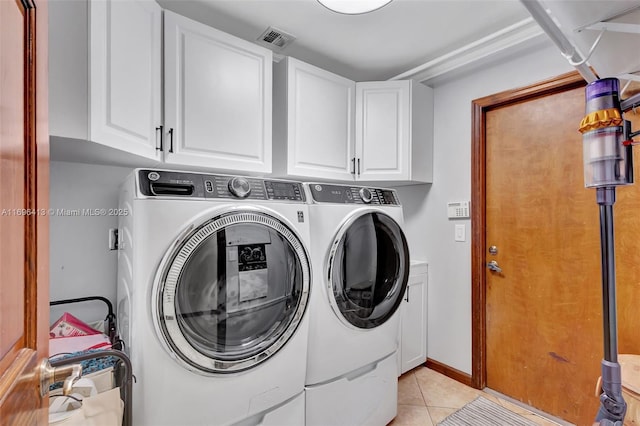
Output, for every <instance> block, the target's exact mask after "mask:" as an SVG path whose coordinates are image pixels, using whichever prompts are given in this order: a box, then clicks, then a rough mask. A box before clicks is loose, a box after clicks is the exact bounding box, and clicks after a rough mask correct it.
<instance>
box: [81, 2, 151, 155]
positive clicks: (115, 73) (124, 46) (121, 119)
mask: <svg viewBox="0 0 640 426" xmlns="http://www.w3.org/2000/svg"><path fill="white" fill-rule="evenodd" d="M89 9H90V21H89V22H90V23H89V26H90V37H91V44H90V48H89V62H90V76H91V78H90V86H91V87H90V89H91V90H90V110H91V120H90V124H89V138H90V139H91V140H93V141H95V142H99V143H102V144H104V145H108V146H111V147H114V148H118V149H121V150H124V151H127V152H130V153H132V154H137V155H141V156H144V157H147V158H153V159H155V158H156V156H157V152H158V151H157V150H156V139H158V140H159V138H160V135H159V133H157V132H156V127H158V126H160V124H161V118H162V117H161V71H162V62H161V48H162V44H161V43H162V9H161V8H160V6H159V5H158V4H157V3H156V2H154V1H135V0H126V1H118V0H104V1H103V0H100V1H91V2H90V3H89Z"/></svg>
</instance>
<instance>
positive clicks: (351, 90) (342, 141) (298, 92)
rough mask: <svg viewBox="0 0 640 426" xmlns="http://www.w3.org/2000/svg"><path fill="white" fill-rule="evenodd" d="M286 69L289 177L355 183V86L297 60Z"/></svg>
mask: <svg viewBox="0 0 640 426" xmlns="http://www.w3.org/2000/svg"><path fill="white" fill-rule="evenodd" d="M287 67H288V68H287V105H288V117H287V135H288V145H287V159H288V164H287V168H288V173H289V174H290V175H298V176H307V177H316V178H326V179H341V180H353V174H352V171H353V167H354V163H353V162H352V159H353V158H354V128H353V122H354V118H355V98H354V94H355V82H353V81H351V80H349V79H346V78H344V77H341V76H339V75H336V74H333V73H330V72H328V71H325V70H323V69H320V68H317V67H315V66H313V65H309V64H306V63H304V62H301V61H298V60H296V59H293V58H288V64H287Z"/></svg>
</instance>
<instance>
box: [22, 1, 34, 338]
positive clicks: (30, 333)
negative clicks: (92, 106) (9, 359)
mask: <svg viewBox="0 0 640 426" xmlns="http://www.w3.org/2000/svg"><path fill="white" fill-rule="evenodd" d="M22 2H23V4H24V5H25V14H26V15H25V23H26V26H25V32H26V39H25V49H26V52H25V62H26V63H25V82H26V88H25V109H26V110H25V117H26V120H25V121H26V123H25V152H24V160H25V181H24V188H25V203H24V206H25V208H26V209H27V210H28V211H35V209H36V207H37V206H36V126H37V121H36V11H35V5H34V4H33V3H32V2H31V1H29V0H22ZM24 249H25V271H24V277H25V295H24V297H25V303H26V308H25V312H26V316H25V322H26V323H27V324H28V325H26V326H25V330H26V335H25V339H26V342H25V343H26V345H27V346H28V347H30V348H36V347H37V326H36V324H37V318H36V316H37V307H38V303H37V300H38V295H37V290H38V285H37V240H36V215H35V214H31V215H26V216H25V246H24ZM31 307H33V308H31Z"/></svg>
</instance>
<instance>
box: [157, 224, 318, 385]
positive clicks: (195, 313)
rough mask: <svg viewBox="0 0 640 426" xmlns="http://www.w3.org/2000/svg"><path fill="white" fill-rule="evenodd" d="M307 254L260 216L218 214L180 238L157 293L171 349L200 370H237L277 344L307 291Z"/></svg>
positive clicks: (294, 322) (297, 317) (293, 324)
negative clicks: (182, 240) (162, 283)
mask: <svg viewBox="0 0 640 426" xmlns="http://www.w3.org/2000/svg"><path fill="white" fill-rule="evenodd" d="M309 274H310V272H309V263H308V258H307V253H306V251H305V249H304V247H303V245H302V243H301V242H300V240H299V239H298V237H297V236H296V235H295V234H294V233H293V231H292V230H291V229H290V228H289V227H288V226H286V225H285V224H284V223H283V222H282V221H280V220H278V219H276V218H275V217H272V216H270V215H267V214H263V213H256V212H241V213H238V212H235V213H232V214H228V215H222V216H218V217H216V218H214V219H212V220H210V221H208V222H206V223H205V224H203V225H202V226H200V227H199V228H197V229H196V230H194V231H193V232H192V233H191V234H190V235H189V236H188V237H187V238H186V239H184V242H182V243H181V244H180V245H179V247H178V248H176V250H174V253H173V255H172V257H171V260H170V262H168V265H167V268H166V269H165V274H164V279H163V281H164V285H163V286H162V288H161V291H160V292H159V294H158V296H159V298H158V304H159V310H158V311H159V313H160V315H159V322H160V324H161V328H162V334H163V336H164V338H165V340H166V342H167V343H168V344H169V346H170V348H171V350H172V351H173V352H174V353H175V354H176V355H178V356H179V357H180V359H181V360H182V361H184V362H186V363H187V364H188V365H189V366H191V367H193V368H195V369H197V370H200V371H204V372H208V373H229V372H236V371H242V370H245V369H247V368H251V367H253V366H255V365H256V364H258V363H260V362H263V361H264V360H265V359H267V358H268V357H269V356H271V355H273V354H274V353H275V352H276V351H277V350H278V349H280V348H281V347H283V346H284V344H285V343H286V341H287V340H288V339H289V338H290V337H291V335H292V334H293V333H294V332H295V330H296V328H297V327H298V325H299V324H300V321H301V319H302V315H303V314H304V310H305V307H306V304H307V298H308V295H309Z"/></svg>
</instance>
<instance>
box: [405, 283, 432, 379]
mask: <svg viewBox="0 0 640 426" xmlns="http://www.w3.org/2000/svg"><path fill="white" fill-rule="evenodd" d="M426 279H427V276H426V274H424V275H422V274H421V275H414V276H410V277H409V283H408V285H407V292H406V296H405V300H404V302H402V336H401V349H400V363H401V366H402V367H401V372H402V373H405V372H407V371H409V370H411V369H412V368H414V367H417V366H418V365H420V364H423V363H424V362H425V361H426V360H427V305H426V297H425V295H426V294H425V292H426V291H427V287H426Z"/></svg>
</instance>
